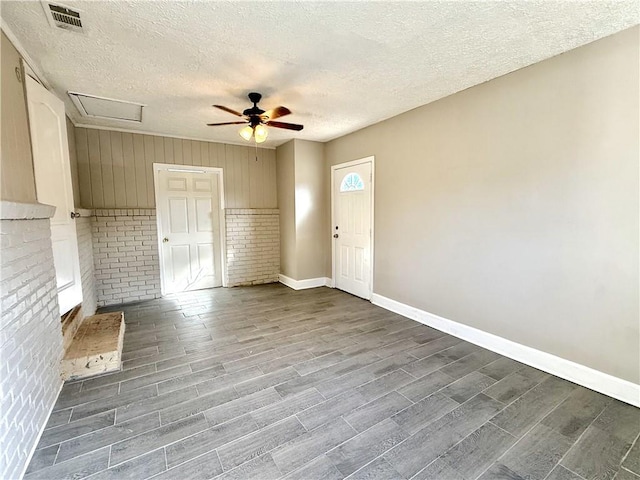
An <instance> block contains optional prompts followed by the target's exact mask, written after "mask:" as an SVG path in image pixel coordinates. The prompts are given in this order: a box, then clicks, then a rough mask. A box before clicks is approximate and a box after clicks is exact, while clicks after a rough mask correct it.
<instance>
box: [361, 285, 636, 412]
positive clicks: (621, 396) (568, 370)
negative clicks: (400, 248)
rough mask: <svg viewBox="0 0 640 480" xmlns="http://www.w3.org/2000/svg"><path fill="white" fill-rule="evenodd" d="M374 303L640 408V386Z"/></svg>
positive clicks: (381, 300)
mask: <svg viewBox="0 0 640 480" xmlns="http://www.w3.org/2000/svg"><path fill="white" fill-rule="evenodd" d="M371 303H373V304H374V305H378V306H379V307H382V308H384V309H386V310H389V311H391V312H394V313H398V314H400V315H402V316H405V317H407V318H410V319H412V320H416V321H418V322H420V323H422V324H424V325H427V326H429V327H433V328H435V329H437V330H440V331H442V332H445V333H448V334H450V335H453V336H455V337H458V338H461V339H463V340H466V341H468V342H471V343H474V344H476V345H479V346H481V347H484V348H486V349H488V350H492V351H494V352H496V353H499V354H500V355H504V356H505V357H509V358H512V359H514V360H517V361H518V362H522V363H525V364H527V365H530V366H532V367H534V368H537V369H539V370H543V371H545V372H548V373H551V374H553V375H556V376H558V377H561V378H564V379H565V380H569V381H570V382H574V383H577V384H579V385H582V386H584V387H587V388H590V389H591V390H595V391H596V392H600V393H603V394H605V395H608V396H610V397H613V398H616V399H618V400H621V401H623V402H625V403H629V404H631V405H634V406H636V407H640V385H636V384H635V383H632V382H629V381H627V380H623V379H621V378H618V377H614V376H613V375H609V374H607V373H603V372H600V371H599V370H594V369H593V368H589V367H586V366H584V365H581V364H579V363H575V362H572V361H570V360H566V359H564V358H561V357H557V356H555V355H552V354H550V353H546V352H543V351H541V350H536V349H535V348H531V347H527V346H526V345H522V344H520V343H516V342H513V341H511V340H507V339H506V338H502V337H499V336H497V335H493V334H491V333H487V332H484V331H482V330H478V329H477V328H473V327H470V326H468V325H463V324H462V323H458V322H454V321H453V320H448V319H446V318H443V317H440V316H438V315H434V314H432V313H429V312H425V311H424V310H420V309H418V308H415V307H411V306H409V305H406V304H404V303H400V302H397V301H395V300H392V299H390V298H387V297H383V296H382V295H378V294H377V293H374V294H373V295H372V296H371Z"/></svg>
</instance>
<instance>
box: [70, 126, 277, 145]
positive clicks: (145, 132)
mask: <svg viewBox="0 0 640 480" xmlns="http://www.w3.org/2000/svg"><path fill="white" fill-rule="evenodd" d="M71 121H73V118H72V119H71ZM73 126H74V127H78V128H90V129H93V130H108V131H110V132H122V133H138V134H140V135H151V136H153V137H167V138H178V139H180V140H196V141H198V142H209V143H218V144H220V145H236V146H238V147H251V148H252V149H253V148H255V144H253V143H247V142H244V143H242V142H238V143H236V142H227V141H225V142H219V141H216V140H212V139H210V138H204V137H187V136H184V135H172V134H170V133H158V132H151V131H149V130H140V129H137V128H118V127H101V126H99V125H87V124H84V123H75V122H74V124H73ZM258 148H261V149H264V150H275V149H276V147H261V146H259V147H258Z"/></svg>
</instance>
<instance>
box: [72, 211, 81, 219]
mask: <svg viewBox="0 0 640 480" xmlns="http://www.w3.org/2000/svg"><path fill="white" fill-rule="evenodd" d="M79 217H80V212H71V218H79Z"/></svg>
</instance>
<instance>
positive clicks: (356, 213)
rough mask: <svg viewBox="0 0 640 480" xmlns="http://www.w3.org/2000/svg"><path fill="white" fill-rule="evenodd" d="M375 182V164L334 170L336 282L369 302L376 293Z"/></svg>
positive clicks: (333, 229)
mask: <svg viewBox="0 0 640 480" xmlns="http://www.w3.org/2000/svg"><path fill="white" fill-rule="evenodd" d="M372 180H373V178H372V165H371V161H365V162H363V163H356V164H349V165H348V166H344V167H340V166H338V167H337V168H335V169H334V174H333V192H332V194H333V208H334V211H333V221H334V224H333V225H332V234H333V238H334V245H333V259H334V272H333V274H334V282H335V286H336V288H339V289H340V290H344V291H346V292H349V293H352V294H353V295H357V296H359V297H362V298H366V299H370V298H371V292H372V285H371V283H372V279H371V263H372V250H371V247H372V242H371V238H372V231H371V227H372V221H371V220H372V219H371V212H372V200H373V196H372Z"/></svg>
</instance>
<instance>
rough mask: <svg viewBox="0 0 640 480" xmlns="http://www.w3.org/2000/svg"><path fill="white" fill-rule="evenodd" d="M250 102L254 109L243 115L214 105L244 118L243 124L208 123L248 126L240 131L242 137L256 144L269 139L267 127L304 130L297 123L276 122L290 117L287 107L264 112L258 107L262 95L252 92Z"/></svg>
mask: <svg viewBox="0 0 640 480" xmlns="http://www.w3.org/2000/svg"><path fill="white" fill-rule="evenodd" d="M248 97H249V100H251V102H253V107H251V108H247V109H246V110H245V111H243V112H242V113H240V112H236V111H235V110H233V109H231V108H229V107H225V106H224V105H213V106H214V107H216V108H219V109H220V110H224V111H225V112H229V113H230V114H232V115H236V116H238V117H242V118H244V120H243V121H242V122H224V123H207V125H208V126H210V127H215V126H218V125H243V124H245V123H246V124H247V126H246V127H244V128H242V129H241V130H240V132H239V133H240V136H241V137H242V138H244V139H245V140H247V141H248V140H251V137H254V138H255V140H256V143H262V142H264V141H265V140H266V139H267V135H268V134H269V133H268V132H267V128H266V126H269V127H275V128H284V129H286V130H296V131H300V130H302V129H303V128H304V126H303V125H298V124H297V123H285V122H274V120H275V119H276V118H280V117H284V116H285V115H289V114H290V113H291V110H289V109H288V108H287V107H282V106H280V107H276V108H272V109H271V110H267V111H264V110H262V109H261V108H260V107H258V102H259V101H260V99H261V98H262V95H261V94H259V93H256V92H251V93H250V94H249V95H248Z"/></svg>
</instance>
